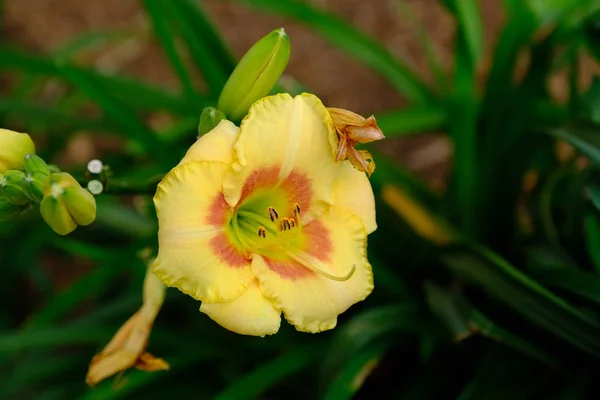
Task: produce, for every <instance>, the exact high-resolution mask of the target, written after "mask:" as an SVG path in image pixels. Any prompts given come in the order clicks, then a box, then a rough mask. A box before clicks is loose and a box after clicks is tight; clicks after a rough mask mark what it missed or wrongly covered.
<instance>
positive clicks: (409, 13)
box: [398, 0, 448, 92]
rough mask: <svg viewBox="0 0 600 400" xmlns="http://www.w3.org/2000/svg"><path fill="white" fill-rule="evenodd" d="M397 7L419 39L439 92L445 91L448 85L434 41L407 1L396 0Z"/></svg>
mask: <svg viewBox="0 0 600 400" xmlns="http://www.w3.org/2000/svg"><path fill="white" fill-rule="evenodd" d="M398 8H399V9H400V12H401V13H402V14H403V15H402V16H403V19H404V20H405V21H406V22H407V23H409V24H410V26H411V29H412V30H413V32H414V33H415V34H416V36H417V39H418V40H419V43H420V46H421V48H422V49H423V52H424V56H425V59H426V60H427V65H428V66H429V70H430V71H431V73H432V74H433V76H434V77H435V83H436V86H437V89H438V91H439V92H443V91H445V89H446V88H447V86H448V81H447V79H446V76H445V72H444V67H443V65H442V61H441V60H440V57H439V55H438V54H437V53H436V50H435V46H434V41H433V40H432V39H431V36H430V35H429V34H428V33H427V27H425V26H424V25H423V24H422V22H421V21H420V19H419V17H418V16H417V15H416V14H415V12H414V9H413V7H411V5H410V3H409V2H407V1H405V0H404V1H402V0H401V1H398Z"/></svg>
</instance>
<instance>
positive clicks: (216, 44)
mask: <svg viewBox="0 0 600 400" xmlns="http://www.w3.org/2000/svg"><path fill="white" fill-rule="evenodd" d="M177 7H179V8H180V9H181V11H182V13H183V14H184V15H185V17H186V18H187V20H188V21H189V25H190V27H191V28H192V29H194V31H195V33H196V36H197V37H199V38H202V39H203V41H204V44H205V45H206V46H207V47H208V49H209V51H210V55H211V57H212V58H213V59H214V60H216V62H217V63H218V64H219V66H220V69H221V70H222V71H223V73H225V75H226V76H229V74H231V72H232V71H233V69H234V67H235V64H236V60H235V59H234V58H233V56H232V55H231V52H230V50H229V49H228V47H227V45H226V44H225V42H224V41H223V38H222V36H221V35H220V34H219V32H218V31H217V28H216V27H215V25H214V24H213V22H212V21H211V19H210V18H209V16H208V15H207V14H206V12H205V11H204V9H203V7H202V6H201V2H199V1H193V0H182V1H179V2H177Z"/></svg>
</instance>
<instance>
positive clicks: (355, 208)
mask: <svg viewBox="0 0 600 400" xmlns="http://www.w3.org/2000/svg"><path fill="white" fill-rule="evenodd" d="M333 204H334V205H335V206H336V207H341V208H344V209H346V210H348V211H350V212H351V213H353V214H354V215H356V216H357V217H359V218H360V219H361V220H362V222H363V224H364V226H365V229H366V231H367V234H369V233H372V232H373V231H375V229H377V223H376V221H375V198H374V196H373V189H372V188H371V183H370V182H369V179H368V178H367V176H366V174H365V173H364V172H360V171H357V170H356V169H354V167H352V164H350V162H348V161H344V162H342V163H338V173H337V177H336V180H335V181H334V183H333Z"/></svg>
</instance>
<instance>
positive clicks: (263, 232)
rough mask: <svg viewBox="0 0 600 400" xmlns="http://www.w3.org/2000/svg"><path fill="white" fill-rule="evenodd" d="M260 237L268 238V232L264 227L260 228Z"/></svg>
mask: <svg viewBox="0 0 600 400" xmlns="http://www.w3.org/2000/svg"><path fill="white" fill-rule="evenodd" d="M258 236H260V237H261V238H266V237H267V230H266V229H265V227H264V226H259V227H258Z"/></svg>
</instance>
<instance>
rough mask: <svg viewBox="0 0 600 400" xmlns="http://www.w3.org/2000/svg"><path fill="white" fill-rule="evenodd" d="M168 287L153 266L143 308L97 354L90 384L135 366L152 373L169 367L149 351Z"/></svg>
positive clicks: (146, 280) (90, 368) (145, 291)
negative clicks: (151, 332) (147, 347)
mask: <svg viewBox="0 0 600 400" xmlns="http://www.w3.org/2000/svg"><path fill="white" fill-rule="evenodd" d="M165 289H166V287H165V285H164V284H163V283H162V282H161V281H159V280H158V279H157V278H156V276H154V274H153V273H152V271H151V268H150V267H149V268H148V270H147V272H146V277H145V278H144V289H143V304H142V307H141V308H140V309H139V310H138V311H137V312H136V313H135V314H133V316H132V317H131V318H129V320H128V321H127V322H126V323H125V324H124V325H123V326H122V327H121V328H120V329H119V330H118V331H117V333H116V334H115V336H114V337H113V338H112V340H111V341H110V343H108V344H107V345H106V347H105V348H104V349H103V350H102V352H101V353H100V354H97V355H96V356H94V358H93V359H92V362H91V363H90V367H89V370H88V373H87V376H86V378H85V381H86V383H87V384H88V385H90V386H93V385H95V384H97V383H98V382H100V381H102V380H104V379H106V378H108V377H109V376H111V375H114V374H116V373H118V372H122V371H125V370H126V369H129V368H133V367H135V368H137V369H141V370H143V371H149V372H152V371H159V370H166V369H169V364H167V362H165V361H164V360H162V359H160V358H157V357H154V356H153V355H152V354H150V353H147V352H146V351H145V350H146V346H147V344H148V338H149V337H150V331H151V330H152V325H153V324H154V320H155V319H156V316H157V315H158V312H159V311H160V308H161V306H162V304H163V301H164V299H165Z"/></svg>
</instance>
